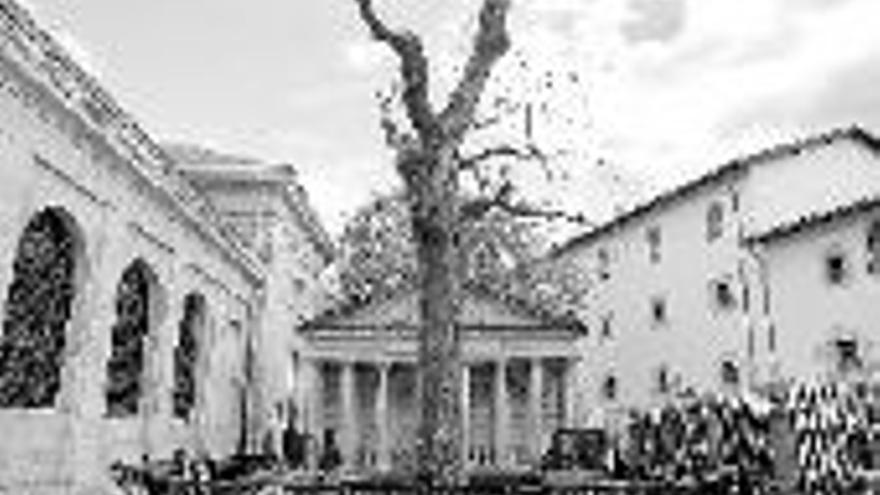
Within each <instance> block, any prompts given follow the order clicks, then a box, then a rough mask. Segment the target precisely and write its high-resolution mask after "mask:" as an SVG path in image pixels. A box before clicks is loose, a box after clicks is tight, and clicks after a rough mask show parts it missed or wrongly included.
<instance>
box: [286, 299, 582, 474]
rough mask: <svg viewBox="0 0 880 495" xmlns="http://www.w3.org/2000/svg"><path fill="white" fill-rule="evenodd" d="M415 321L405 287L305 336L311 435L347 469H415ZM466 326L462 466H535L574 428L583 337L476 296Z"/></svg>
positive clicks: (465, 312) (339, 311)
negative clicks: (330, 444) (554, 439)
mask: <svg viewBox="0 0 880 495" xmlns="http://www.w3.org/2000/svg"><path fill="white" fill-rule="evenodd" d="M419 321H420V318H419V312H418V303H417V297H416V296H415V295H414V294H413V292H412V291H411V290H405V289H403V290H401V291H399V292H397V293H395V294H393V295H391V296H389V297H387V298H384V299H381V300H377V301H372V302H369V303H363V304H353V305H349V306H342V307H338V308H335V309H333V310H331V311H330V312H328V313H327V314H325V315H322V316H321V317H319V318H317V319H315V320H313V321H311V322H309V323H308V324H307V325H306V326H304V327H303V329H302V332H303V335H304V336H305V339H306V340H307V342H308V347H307V350H306V352H305V353H304V354H303V363H304V370H306V374H304V384H305V385H306V388H305V390H304V391H303V392H304V394H303V409H304V419H305V427H306V430H307V431H308V432H310V433H311V434H312V435H314V436H316V437H317V438H319V439H320V438H322V437H323V436H324V434H325V432H326V431H333V432H334V433H335V436H336V438H337V439H338V443H339V445H340V448H341V451H342V457H343V461H344V463H345V467H346V468H347V469H349V470H351V471H369V470H380V471H381V470H388V469H393V470H406V469H409V468H411V467H413V466H412V463H413V462H414V459H415V455H414V448H415V438H416V430H415V429H416V421H417V414H418V411H417V403H416V390H415V387H416V366H417V360H416V357H417V353H418V348H417V331H418V328H419ZM460 322H461V323H460V324H461V328H462V335H461V338H462V344H461V345H462V356H463V358H462V359H463V363H464V367H463V373H462V380H463V381H462V387H461V393H462V404H463V411H465V412H464V414H463V424H462V429H463V432H464V441H463V445H462V449H463V452H462V456H463V459H465V467H466V468H475V467H480V466H482V467H488V466H495V467H499V466H500V467H514V466H523V465H525V466H529V465H535V464H536V463H537V462H538V459H539V458H540V455H541V454H542V453H543V452H544V451H545V450H546V448H547V446H548V441H549V437H550V434H551V433H552V432H553V431H555V430H556V429H558V428H562V427H566V426H569V425H571V424H572V423H571V420H572V418H573V417H574V410H575V409H576V407H577V405H576V404H575V403H574V400H573V398H572V397H570V396H569V392H570V391H571V390H572V386H571V383H570V382H571V380H572V378H573V377H574V376H575V373H574V368H575V366H576V365H577V360H578V355H577V354H576V348H575V347H574V346H573V343H574V341H575V340H576V338H577V332H578V331H579V330H578V328H579V327H578V326H577V325H572V324H571V322H569V321H563V320H561V319H558V318H556V317H554V316H552V315H550V314H547V313H544V312H540V311H538V310H536V309H535V308H533V307H530V306H528V305H526V304H524V303H521V302H517V301H513V300H511V299H509V298H504V297H502V296H499V295H498V294H497V293H495V292H493V291H490V290H488V289H482V288H479V287H476V286H471V287H469V288H468V290H467V292H466V297H465V300H464V302H463V305H462V315H461V320H460Z"/></svg>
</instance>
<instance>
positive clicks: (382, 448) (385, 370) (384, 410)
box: [376, 362, 391, 471]
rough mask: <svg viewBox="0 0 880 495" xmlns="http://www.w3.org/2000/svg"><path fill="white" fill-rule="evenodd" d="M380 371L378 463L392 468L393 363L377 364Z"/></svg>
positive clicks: (377, 395)
mask: <svg viewBox="0 0 880 495" xmlns="http://www.w3.org/2000/svg"><path fill="white" fill-rule="evenodd" d="M377 368H378V371H379V386H378V387H377V388H376V430H377V432H378V437H379V438H378V441H379V445H378V446H377V447H378V456H377V459H376V461H377V464H378V467H379V469H380V470H382V471H388V470H390V469H391V431H390V428H389V424H388V423H389V421H390V417H389V408H388V402H389V397H388V394H389V387H388V380H389V379H390V374H391V363H389V362H380V363H379V364H378V366H377Z"/></svg>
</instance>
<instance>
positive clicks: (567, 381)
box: [562, 358, 579, 428]
mask: <svg viewBox="0 0 880 495" xmlns="http://www.w3.org/2000/svg"><path fill="white" fill-rule="evenodd" d="M577 364H578V361H577V359H575V358H567V359H566V360H565V367H564V368H563V374H562V386H563V387H565V392H564V393H563V394H562V401H563V408H564V409H563V410H564V411H565V416H564V417H563V420H562V424H563V426H564V427H566V428H575V427H576V426H577V425H576V420H575V418H576V417H577V415H578V410H579V407H578V405H577V394H576V391H577V384H578V376H577V371H578V368H577Z"/></svg>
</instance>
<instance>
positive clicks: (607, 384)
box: [602, 375, 617, 401]
mask: <svg viewBox="0 0 880 495" xmlns="http://www.w3.org/2000/svg"><path fill="white" fill-rule="evenodd" d="M602 398H604V399H605V400H608V401H613V400H616V399H617V377H615V376H614V375H608V376H606V377H605V380H604V381H603V382H602Z"/></svg>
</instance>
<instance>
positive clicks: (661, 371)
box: [657, 364, 670, 394]
mask: <svg viewBox="0 0 880 495" xmlns="http://www.w3.org/2000/svg"><path fill="white" fill-rule="evenodd" d="M669 389H670V386H669V368H668V367H667V366H666V365H665V364H664V365H661V366H660V367H658V368H657V392H658V393H660V394H667V393H669Z"/></svg>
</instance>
